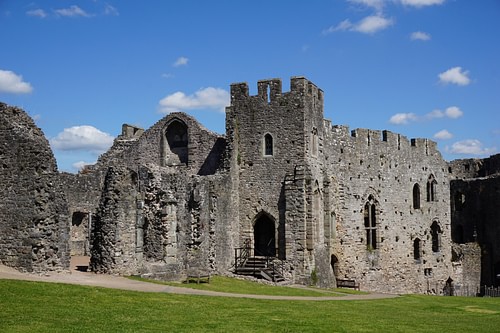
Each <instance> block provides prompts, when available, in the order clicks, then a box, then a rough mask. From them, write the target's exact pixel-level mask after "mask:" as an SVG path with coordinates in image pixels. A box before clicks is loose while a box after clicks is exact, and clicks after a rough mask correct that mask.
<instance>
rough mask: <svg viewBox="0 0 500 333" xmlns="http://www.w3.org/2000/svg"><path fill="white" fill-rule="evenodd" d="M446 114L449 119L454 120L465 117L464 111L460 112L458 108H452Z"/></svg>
mask: <svg viewBox="0 0 500 333" xmlns="http://www.w3.org/2000/svg"><path fill="white" fill-rule="evenodd" d="M444 113H445V114H446V116H447V117H448V118H452V119H457V118H460V117H462V116H463V114H464V113H463V112H462V110H460V109H459V108H458V107H456V106H450V107H449V108H447V109H446V111H445V112H444Z"/></svg>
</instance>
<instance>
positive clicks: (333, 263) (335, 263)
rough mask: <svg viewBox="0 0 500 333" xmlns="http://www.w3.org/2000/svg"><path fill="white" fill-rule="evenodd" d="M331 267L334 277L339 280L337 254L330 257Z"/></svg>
mask: <svg viewBox="0 0 500 333" xmlns="http://www.w3.org/2000/svg"><path fill="white" fill-rule="evenodd" d="M330 265H331V266H332V271H333V275H334V276H335V279H337V278H338V275H339V259H338V258H337V256H336V255H335V254H332V255H331V257H330Z"/></svg>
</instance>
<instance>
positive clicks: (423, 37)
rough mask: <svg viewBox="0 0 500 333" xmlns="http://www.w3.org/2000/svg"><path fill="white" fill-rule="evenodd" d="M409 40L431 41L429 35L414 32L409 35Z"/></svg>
mask: <svg viewBox="0 0 500 333" xmlns="http://www.w3.org/2000/svg"><path fill="white" fill-rule="evenodd" d="M410 39H411V40H422V41H427V40H430V39H431V35H429V34H428V33H426V32H423V31H415V32H412V33H411V35H410Z"/></svg>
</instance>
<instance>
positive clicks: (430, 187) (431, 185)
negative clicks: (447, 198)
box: [427, 175, 437, 202]
mask: <svg viewBox="0 0 500 333" xmlns="http://www.w3.org/2000/svg"><path fill="white" fill-rule="evenodd" d="M436 186H437V181H436V178H434V175H430V176H429V179H428V180H427V201H428V202H431V201H437V197H436Z"/></svg>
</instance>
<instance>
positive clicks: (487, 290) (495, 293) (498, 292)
mask: <svg viewBox="0 0 500 333" xmlns="http://www.w3.org/2000/svg"><path fill="white" fill-rule="evenodd" d="M481 295H483V297H500V287H496V288H495V287H487V286H481Z"/></svg>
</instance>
